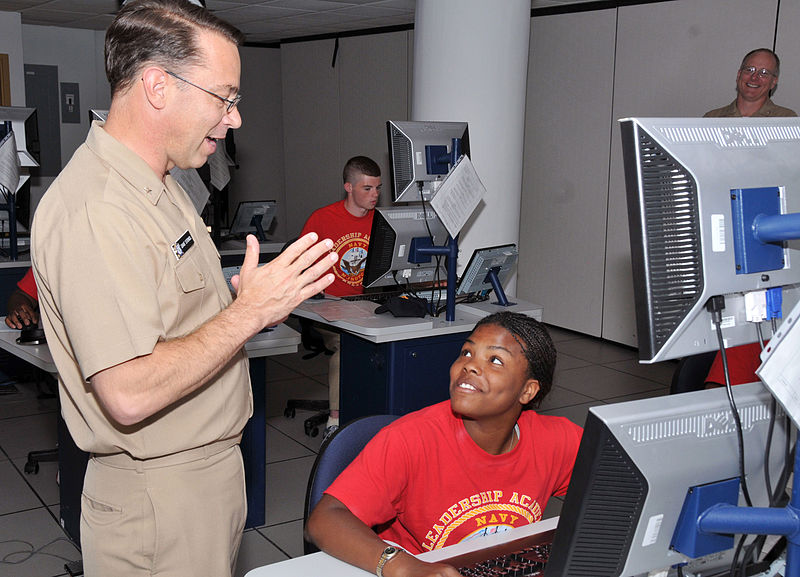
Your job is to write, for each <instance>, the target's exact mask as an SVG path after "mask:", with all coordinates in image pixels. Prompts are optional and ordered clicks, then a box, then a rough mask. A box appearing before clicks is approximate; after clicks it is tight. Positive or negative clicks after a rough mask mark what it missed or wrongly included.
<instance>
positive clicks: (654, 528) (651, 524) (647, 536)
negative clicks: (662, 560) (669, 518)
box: [642, 515, 664, 547]
mask: <svg viewBox="0 0 800 577" xmlns="http://www.w3.org/2000/svg"><path fill="white" fill-rule="evenodd" d="M663 521H664V515H653V516H652V517H650V519H648V521H647V529H645V532H644V537H642V547H647V546H648V545H652V544H653V543H655V542H656V541H658V534H659V533H660V532H661V523H663Z"/></svg>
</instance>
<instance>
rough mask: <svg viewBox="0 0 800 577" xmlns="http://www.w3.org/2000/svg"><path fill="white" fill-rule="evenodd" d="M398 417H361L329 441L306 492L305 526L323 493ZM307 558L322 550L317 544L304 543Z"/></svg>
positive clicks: (321, 450) (312, 472) (309, 479)
mask: <svg viewBox="0 0 800 577" xmlns="http://www.w3.org/2000/svg"><path fill="white" fill-rule="evenodd" d="M397 418H398V417H397V416H396V415H372V416H369V417H361V418H360V419H356V420H355V421H351V422H349V423H347V424H346V425H345V426H343V427H342V428H340V429H339V430H337V431H336V432H335V433H334V434H333V435H331V436H330V437H328V438H327V439H326V440H325V442H324V443H322V446H321V447H320V449H319V454H318V455H317V459H316V461H314V466H313V467H312V468H311V474H310V475H309V477H308V487H307V488H306V504H305V510H304V514H303V526H304V527H305V524H306V522H308V516H309V515H310V514H311V511H312V510H313V509H314V507H316V505H317V503H319V500H320V499H322V493H323V492H324V491H325V489H327V488H328V487H329V486H330V484H331V483H333V480H334V479H336V477H338V476H339V473H341V472H342V471H344V469H345V467H347V465H349V464H350V462H351V461H352V460H353V459H355V458H356V455H358V454H359V453H360V452H361V449H363V448H364V446H365V445H366V444H367V443H368V442H369V440H370V439H371V438H372V437H374V436H375V433H377V432H378V431H380V430H381V429H382V428H383V427H385V426H386V425H388V424H389V423H391V422H392V421H394V420H395V419H397ZM303 551H304V554H306V555H308V554H309V553H316V552H317V551H319V549H317V548H316V546H315V545H314V544H313V543H309V542H308V541H305V540H304V541H303Z"/></svg>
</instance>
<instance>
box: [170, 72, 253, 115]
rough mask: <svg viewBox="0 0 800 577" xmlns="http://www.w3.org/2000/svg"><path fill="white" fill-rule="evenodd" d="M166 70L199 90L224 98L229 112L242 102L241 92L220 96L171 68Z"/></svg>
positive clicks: (223, 100)
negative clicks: (232, 95)
mask: <svg viewBox="0 0 800 577" xmlns="http://www.w3.org/2000/svg"><path fill="white" fill-rule="evenodd" d="M164 72H166V73H167V74H169V75H170V76H172V77H173V78H177V79H178V80H180V81H182V82H185V83H186V84H188V85H189V86H194V87H195V88H197V89H199V90H202V91H203V92H205V93H206V94H210V95H211V96H213V97H214V98H218V99H220V100H222V102H224V103H225V105H226V108H225V110H226V111H227V112H230V111H231V110H233V109H234V108H235V107H236V106H237V105H238V104H239V102H241V100H242V95H241V94H237V95H236V96H234V97H233V98H224V97H222V96H220V95H219V94H215V93H213V92H211V91H210V90H206V89H205V88H203V87H202V86H198V85H197V84H195V83H194V82H189V81H188V80H186V79H185V78H181V77H180V76H178V75H177V74H175V73H174V72H170V71H169V70H165V71H164Z"/></svg>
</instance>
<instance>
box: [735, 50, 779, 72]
mask: <svg viewBox="0 0 800 577" xmlns="http://www.w3.org/2000/svg"><path fill="white" fill-rule="evenodd" d="M759 52H766V53H767V54H769V55H770V56H772V58H774V59H775V76H780V74H781V59H780V58H778V55H777V54H775V51H774V50H770V49H769V48H756V49H755V50H751V51H750V52H748V53H747V54H745V55H744V58H742V63H741V64H740V65H739V67H740V68H741V67H742V66H744V63H745V62H747V59H748V58H750V57H751V56H752V55H753V54H757V53H759Z"/></svg>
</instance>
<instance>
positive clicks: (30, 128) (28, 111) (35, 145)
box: [0, 106, 42, 167]
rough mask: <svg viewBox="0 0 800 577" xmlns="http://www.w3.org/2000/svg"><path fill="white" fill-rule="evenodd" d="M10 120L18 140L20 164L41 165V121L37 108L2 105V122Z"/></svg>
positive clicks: (0, 112)
mask: <svg viewBox="0 0 800 577" xmlns="http://www.w3.org/2000/svg"><path fill="white" fill-rule="evenodd" d="M3 121H10V122H11V128H12V129H13V131H14V140H16V142H17V151H18V153H19V161H20V166H29V167H31V166H39V163H40V162H41V151H42V147H41V143H40V142H39V121H38V118H37V115H36V109H35V108H23V107H21V106H0V122H3Z"/></svg>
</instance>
